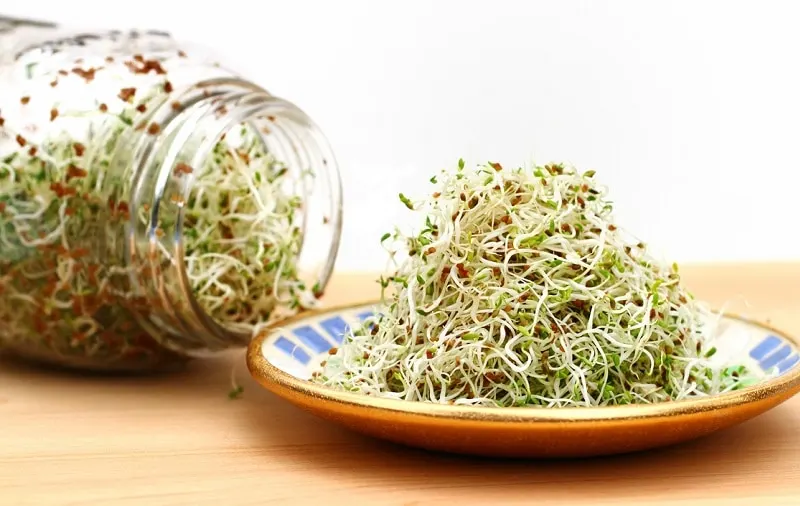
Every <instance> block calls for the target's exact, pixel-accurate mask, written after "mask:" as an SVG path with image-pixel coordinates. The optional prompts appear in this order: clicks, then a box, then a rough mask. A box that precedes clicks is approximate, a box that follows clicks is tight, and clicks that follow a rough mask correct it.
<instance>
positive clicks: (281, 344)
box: [275, 336, 311, 365]
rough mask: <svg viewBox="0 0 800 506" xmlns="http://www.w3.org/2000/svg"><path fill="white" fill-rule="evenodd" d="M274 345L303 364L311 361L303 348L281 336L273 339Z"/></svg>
mask: <svg viewBox="0 0 800 506" xmlns="http://www.w3.org/2000/svg"><path fill="white" fill-rule="evenodd" d="M275 347H276V348H278V349H279V350H281V351H283V352H284V353H286V354H287V355H289V356H290V357H292V358H293V359H295V360H297V361H298V362H300V363H301V364H303V365H306V364H308V363H309V362H311V357H309V356H308V353H306V352H305V350H303V348H300V347H299V346H297V345H296V344H294V343H293V342H291V341H289V340H288V339H286V338H285V337H283V336H281V337H279V338H278V339H277V340H276V341H275Z"/></svg>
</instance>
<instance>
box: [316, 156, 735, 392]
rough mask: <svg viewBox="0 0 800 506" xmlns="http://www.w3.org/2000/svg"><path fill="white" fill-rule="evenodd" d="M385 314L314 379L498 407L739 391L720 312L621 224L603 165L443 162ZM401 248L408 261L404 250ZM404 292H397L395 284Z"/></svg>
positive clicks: (398, 243) (393, 242)
mask: <svg viewBox="0 0 800 506" xmlns="http://www.w3.org/2000/svg"><path fill="white" fill-rule="evenodd" d="M438 179H439V180H440V181H439V180H437V178H436V177H434V178H432V179H431V182H432V183H434V184H438V189H437V191H436V192H435V193H433V194H432V197H431V198H430V199H428V200H427V201H412V200H410V199H409V198H407V197H405V196H404V195H402V194H401V195H400V200H401V201H402V202H403V204H405V206H406V207H408V208H409V209H412V210H415V211H419V212H422V213H425V214H426V215H427V216H426V217H425V222H424V223H425V226H424V228H423V229H422V230H421V231H420V232H419V233H418V234H416V235H405V234H403V233H401V232H400V231H399V230H398V231H396V232H395V233H394V234H386V235H385V236H384V237H383V239H382V242H384V243H385V245H386V247H387V249H388V250H389V251H390V252H391V254H392V256H393V258H395V259H396V263H397V264H399V268H397V270H396V273H395V274H394V275H392V276H390V277H388V278H385V279H384V278H381V279H380V283H381V285H382V287H383V288H384V290H385V292H384V300H383V303H382V306H381V307H380V308H378V312H377V313H376V316H374V317H371V318H369V319H367V320H366V321H365V323H364V325H363V326H360V327H357V328H355V329H353V330H352V331H350V332H349V333H348V335H346V338H345V342H344V344H343V345H342V346H341V347H340V348H338V350H332V355H331V356H330V357H328V359H327V360H326V361H325V362H323V364H322V370H320V371H318V372H316V373H314V380H315V381H317V382H320V383H323V384H325V385H328V386H333V387H335V388H339V389H345V390H349V391H353V392H358V393H362V394H367V395H373V396H381V397H389V398H394V399H402V400H407V401H423V402H433V403H451V404H453V403H455V404H465V405H488V406H501V407H507V406H531V405H532V406H547V407H567V406H598V405H619V404H630V403H655V402H663V401H670V400H677V399H683V398H687V397H692V396H701V395H708V394H713V393H718V392H724V391H729V390H733V389H736V388H738V387H739V386H741V385H743V384H744V383H745V382H746V381H747V379H746V378H745V375H746V374H747V371H746V370H745V368H744V367H743V366H732V367H725V368H720V367H714V366H712V365H711V361H710V360H709V359H710V357H711V356H712V355H713V354H714V353H715V351H716V348H714V347H713V346H710V345H709V344H708V343H709V342H710V339H709V337H710V336H711V335H712V332H713V329H714V325H715V322H716V318H715V315H714V314H712V313H711V312H710V311H709V310H708V309H706V308H705V307H704V306H703V305H702V304H701V303H699V302H698V301H696V300H695V299H694V298H693V297H692V295H691V294H689V293H688V292H687V291H685V290H684V289H683V288H682V287H681V284H680V277H679V275H678V267H677V265H674V264H673V265H672V266H671V267H665V266H662V265H660V264H659V263H658V262H657V261H656V260H655V259H654V258H652V257H651V256H650V255H648V253H647V252H646V247H645V245H644V244H642V243H641V242H638V241H636V240H635V239H631V238H629V237H627V236H626V234H624V233H623V231H622V230H620V229H619V228H617V226H616V225H615V224H614V221H613V219H612V204H611V202H610V201H609V200H608V199H607V197H606V190H605V188H603V187H601V186H599V185H598V184H597V182H596V181H595V177H594V172H593V171H588V172H584V173H583V174H581V173H578V172H577V171H575V170H574V169H572V168H567V167H564V166H562V165H547V166H544V167H534V168H515V169H506V168H503V167H501V166H500V165H499V164H497V163H491V164H487V165H485V166H480V167H477V168H474V169H472V168H470V169H467V168H465V165H464V162H463V161H459V165H458V170H457V171H454V172H442V174H441V175H439V177H438ZM402 256H405V260H404V261H401V258H400V257H402ZM387 289H388V291H389V292H390V293H389V294H387V293H386V291H387Z"/></svg>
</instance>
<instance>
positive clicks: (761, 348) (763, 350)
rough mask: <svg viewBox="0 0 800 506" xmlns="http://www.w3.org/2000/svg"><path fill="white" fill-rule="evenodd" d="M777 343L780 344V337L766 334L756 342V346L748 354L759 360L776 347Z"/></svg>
mask: <svg viewBox="0 0 800 506" xmlns="http://www.w3.org/2000/svg"><path fill="white" fill-rule="evenodd" d="M779 344H781V340H780V338H778V337H775V336H767V337H766V338H764V340H763V341H761V342H760V343H759V344H758V346H756V347H755V348H753V349H752V350H750V356H751V357H753V358H754V359H756V360H761V359H763V358H764V357H765V356H766V355H767V353H769V352H771V351H772V350H773V349H775V348H777V347H778V345H779Z"/></svg>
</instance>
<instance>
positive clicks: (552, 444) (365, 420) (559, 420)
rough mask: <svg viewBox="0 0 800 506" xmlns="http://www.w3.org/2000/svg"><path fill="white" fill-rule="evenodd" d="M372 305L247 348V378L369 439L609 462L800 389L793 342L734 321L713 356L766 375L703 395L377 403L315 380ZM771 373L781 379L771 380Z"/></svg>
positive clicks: (329, 313)
mask: <svg viewBox="0 0 800 506" xmlns="http://www.w3.org/2000/svg"><path fill="white" fill-rule="evenodd" d="M374 307H375V306H374V304H363V305H358V306H349V307H345V308H337V309H330V310H323V311H317V312H313V313H306V314H305V315H302V316H299V317H296V318H294V319H291V320H287V321H286V322H283V323H282V324H281V326H280V327H278V328H276V329H274V330H273V331H272V332H271V333H267V334H265V335H262V336H260V337H259V338H257V339H255V340H254V341H253V342H252V344H251V345H250V349H249V351H248V357H247V362H248V366H249V368H250V372H251V373H252V374H253V376H254V377H255V378H256V380H258V382H259V383H261V385H263V386H264V387H266V388H267V389H269V390H271V391H272V392H274V393H275V394H277V395H278V396H280V397H283V398H285V399H286V400H288V401H290V402H292V403H294V404H296V405H297V406H300V407H301V408H303V409H306V410H308V411H310V412H312V413H314V414H316V415H318V416H320V417H322V418H325V419H327V420H330V421H333V422H335V423H338V424H341V425H344V426H346V427H349V428H351V429H353V430H355V431H358V432H361V433H364V434H367V435H370V436H374V437H378V438H382V439H386V440H390V441H394V442H397V443H401V444H406V445H411V446H417V447H421V448H427V449H431V450H441V451H447V452H454V453H462V454H475V455H485V456H506V457H578V456H593V455H606V454H614V453H625V452H631V451H638V450H644V449H649V448H655V447H660V446H665V445H669V444H674V443H678V442H681V441H687V440H690V439H694V438H697V437H700V436H703V435H706V434H709V433H711V432H714V431H716V430H719V429H723V428H726V427H730V426H732V425H735V424H738V423H740V422H743V421H745V420H747V419H749V418H752V417H754V416H756V415H758V414H760V413H763V412H764V411H766V410H768V409H770V408H772V407H774V406H776V405H778V404H780V403H781V402H783V401H785V400H786V399H788V398H790V397H791V396H792V395H794V394H795V393H797V391H798V390H800V365H798V362H800V356H798V344H797V342H796V341H795V340H794V339H792V338H791V337H789V336H787V335H785V334H783V333H782V332H779V331H777V330H775V329H772V328H769V327H767V326H765V325H761V324H759V323H756V322H753V321H749V320H746V319H744V318H740V317H737V316H733V315H726V316H725V317H724V318H723V320H722V322H721V324H720V325H719V335H718V336H717V338H718V342H717V343H715V345H716V346H717V349H718V351H717V353H716V355H715V356H714V358H715V359H716V360H719V361H722V362H727V361H730V362H731V363H744V364H746V365H747V366H749V367H750V368H751V369H752V370H755V371H759V372H760V373H761V374H762V375H764V376H765V378H764V379H763V380H762V381H761V382H759V383H758V384H756V385H753V386H750V387H747V388H745V389H742V390H739V391H737V392H732V393H727V394H723V395H718V396H712V397H706V398H698V399H691V400H683V401H674V402H664V403H658V404H650V405H627V406H612V407H591V408H581V407H576V408H538V407H521V408H484V407H471V406H453V405H439V404H431V403H423V402H407V401H399V400H394V399H378V398H374V397H369V396H365V395H359V394H355V393H350V392H340V391H336V390H333V389H331V388H327V387H323V386H320V385H316V384H313V383H311V382H309V381H308V379H309V378H310V377H311V373H312V372H313V371H314V370H316V369H318V364H319V363H320V362H321V361H322V360H323V359H324V358H325V356H326V355H327V352H328V350H329V349H330V348H331V347H333V346H338V345H339V344H341V342H342V339H343V336H344V333H345V332H346V330H347V328H348V326H350V325H354V324H356V323H358V321H359V320H363V319H365V318H367V317H368V316H369V315H371V314H372V313H373V308H374ZM768 371H777V374H778V375H777V376H775V375H772V376H769V377H767V373H768ZM764 437H769V434H764Z"/></svg>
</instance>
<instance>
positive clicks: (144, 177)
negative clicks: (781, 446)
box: [0, 18, 341, 370]
mask: <svg viewBox="0 0 800 506" xmlns="http://www.w3.org/2000/svg"><path fill="white" fill-rule="evenodd" d="M0 89H1V90H2V93H0V348H4V349H6V350H10V351H12V352H13V353H15V354H17V355H20V356H24V357H28V358H33V359H36V360H39V361H45V362H49V363H54V364H59V365H63V366H69V367H77V368H83V369H97V370H150V369H154V368H163V367H167V366H171V365H174V364H179V363H182V362H183V361H185V359H186V358H188V357H192V356H198V355H204V354H206V353H208V352H213V351H218V350H222V349H226V348H230V347H237V346H244V345H246V344H247V343H248V342H249V340H250V339H251V337H252V335H253V333H254V332H257V331H258V329H259V328H260V327H262V326H264V325H268V324H269V323H270V322H274V321H275V320H276V319H279V318H281V317H282V316H286V315H288V314H291V313H293V312H296V311H298V310H302V309H304V308H307V307H310V306H313V305H314V304H315V301H316V299H317V298H318V297H319V295H321V293H322V291H323V290H324V287H325V285H326V283H327V281H328V278H329V276H330V274H331V272H332V269H333V264H334V260H335V257H336V253H337V250H338V244H339V237H340V232H341V185H340V179H339V172H338V169H337V166H336V163H335V161H334V157H333V155H332V154H331V151H330V148H329V146H328V144H327V141H326V140H325V138H324V136H323V135H322V134H321V133H320V131H319V130H318V129H317V127H316V126H315V125H314V123H313V122H312V121H311V120H310V119H309V118H308V117H307V116H306V115H305V114H304V113H303V112H302V111H301V110H300V109H298V108H297V107H296V106H294V105H293V104H291V103H289V102H287V101H285V100H282V99H280V98H277V97H274V96H272V95H270V94H269V93H268V92H267V91H265V90H264V89H263V88H261V87H259V86H258V85H256V84H253V83H252V82H250V81H248V80H246V79H244V78H243V77H242V76H241V75H239V74H238V73H236V72H233V71H231V70H228V69H226V67H225V66H223V65H220V64H219V63H216V62H214V61H213V60H211V59H210V58H209V57H208V56H206V55H204V54H202V53H197V52H193V51H190V50H189V49H188V48H187V47H186V46H184V45H182V44H179V43H178V42H176V41H175V40H174V39H173V38H171V37H170V36H169V35H168V34H165V33H161V32H135V31H127V32H121V31H110V32H105V33H80V32H76V31H69V30H65V29H62V28H61V27H58V26H55V25H51V24H48V23H40V22H32V21H26V20H15V19H7V18H0Z"/></svg>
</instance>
